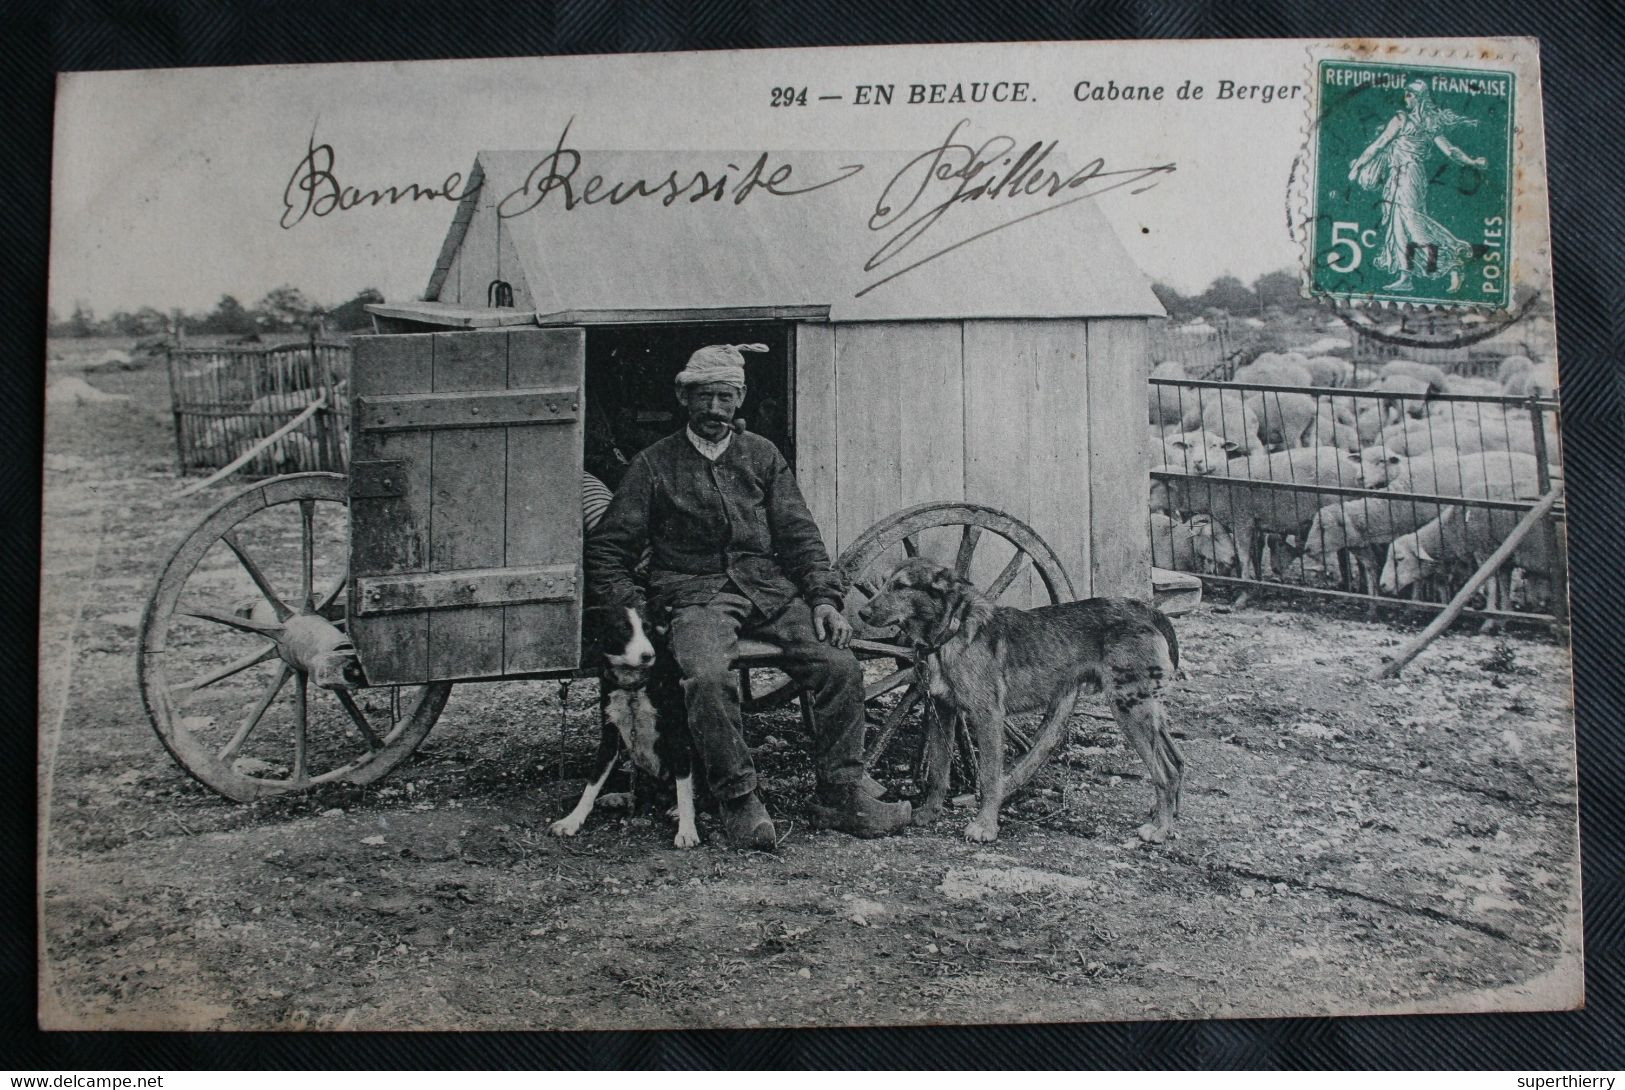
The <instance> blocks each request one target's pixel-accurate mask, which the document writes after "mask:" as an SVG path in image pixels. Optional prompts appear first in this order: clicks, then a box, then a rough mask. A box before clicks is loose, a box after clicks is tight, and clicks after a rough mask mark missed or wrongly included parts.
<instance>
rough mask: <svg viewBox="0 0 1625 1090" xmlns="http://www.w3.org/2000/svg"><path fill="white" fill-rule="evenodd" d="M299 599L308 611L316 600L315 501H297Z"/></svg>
mask: <svg viewBox="0 0 1625 1090" xmlns="http://www.w3.org/2000/svg"><path fill="white" fill-rule="evenodd" d="M299 560H300V571H299V599H300V601H301V602H303V603H304V608H305V609H306V610H307V611H308V610H309V609H311V608H312V607H313V606H314V605H315V604H316V600H315V598H314V597H312V595H313V594H314V592H315V582H316V578H315V576H316V501H315V500H300V501H299Z"/></svg>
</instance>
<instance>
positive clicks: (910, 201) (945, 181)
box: [857, 120, 1175, 296]
mask: <svg viewBox="0 0 1625 1090" xmlns="http://www.w3.org/2000/svg"><path fill="white" fill-rule="evenodd" d="M969 124H970V121H969V120H963V121H960V122H958V123H957V124H955V125H954V127H953V128H952V129H950V130H949V131H948V137H947V139H946V140H944V141H943V142H942V143H941V144H938V145H937V146H936V147H934V148H932V149H931V150H929V151H924V152H921V153H920V154H919V155H916V156H915V157H914V158H912V159H910V160H909V161H908V162H907V163H906V164H905V165H904V166H903V168H902V169H901V170H899V171H898V172H897V174H896V175H894V176H893V177H892V179H891V180H890V181H889V182H887V183H886V188H885V189H884V190H882V191H881V194H880V199H879V200H878V201H877V202H876V203H875V210H874V214H873V215H871V216H870V217H869V230H871V231H875V232H879V233H882V234H886V233H887V232H890V233H889V234H887V237H886V239H885V241H884V242H882V243H881V245H880V248H879V249H877V250H876V251H875V252H874V254H873V255H871V256H870V258H869V260H868V261H866V262H864V265H863V269H864V271H865V272H874V271H876V270H877V269H880V268H881V267H882V266H884V265H888V264H891V263H893V262H896V261H900V260H904V258H905V255H908V254H910V252H911V251H914V248H915V247H916V246H919V245H921V241H920V240H921V239H923V238H924V237H925V236H926V235H927V234H930V233H934V232H936V231H937V229H938V227H939V225H942V224H944V223H950V224H951V222H952V221H951V220H950V218H949V213H950V212H951V211H952V210H953V209H954V208H955V207H959V206H964V205H967V204H970V203H972V202H991V201H998V202H1001V203H1009V204H1011V205H1012V206H1013V207H1018V208H1021V209H1022V211H1021V212H1020V214H1019V215H1015V216H1012V217H1011V218H1010V219H1007V220H1005V221H1004V222H1002V223H999V224H996V225H994V226H992V227H988V228H984V229H983V230H980V231H977V232H975V233H973V234H970V235H967V236H965V237H963V238H960V239H958V240H957V241H954V242H950V243H948V244H947V245H944V246H940V247H938V248H937V249H935V250H932V251H931V252H930V253H927V254H925V255H924V256H923V257H916V258H915V259H914V260H912V261H909V262H908V263H907V264H905V265H903V266H902V267H900V268H898V269H895V270H894V271H892V272H890V273H887V274H886V275H885V276H882V277H881V278H880V279H878V280H875V281H874V282H873V283H871V284H869V285H868V286H867V287H865V288H863V289H862V290H860V291H859V292H858V293H857V294H858V295H860V296H862V295H867V294H868V293H869V292H871V291H873V290H874V289H875V288H878V287H880V286H881V285H882V284H885V283H887V282H888V281H891V280H895V279H897V278H898V277H899V276H902V275H903V274H904V273H907V272H910V271H912V270H914V269H917V268H919V267H920V266H921V265H924V264H926V263H927V262H930V261H935V260H936V259H937V258H939V257H943V256H944V255H946V254H949V253H951V252H953V251H954V250H957V249H958V248H959V247H961V246H964V245H967V244H969V243H972V242H975V241H976V240H977V239H979V238H986V237H987V236H988V235H991V234H994V233H996V232H998V231H1002V230H1004V229H1005V228H1007V227H1013V226H1015V225H1016V224H1018V223H1022V222H1024V221H1026V220H1030V219H1032V218H1034V217H1036V216H1042V215H1046V214H1048V213H1050V212H1055V211H1058V210H1060V209H1062V208H1065V207H1066V206H1067V205H1069V204H1075V203H1076V202H1078V201H1081V200H1085V199H1087V198H1089V197H1096V196H1099V195H1100V194H1102V193H1106V192H1108V191H1110V190H1113V189H1121V188H1123V187H1125V186H1137V188H1133V189H1130V190H1129V192H1130V193H1143V192H1145V191H1146V190H1147V189H1150V188H1152V186H1154V185H1156V182H1155V181H1152V182H1148V183H1147V184H1144V185H1140V184H1139V183H1141V182H1145V181H1146V179H1148V178H1153V177H1154V176H1156V175H1159V174H1168V173H1172V172H1173V170H1174V169H1175V168H1174V164H1173V163H1162V164H1160V165H1157V166H1148V167H1128V168H1124V169H1116V170H1111V169H1107V166H1106V160H1105V159H1103V158H1100V157H1096V158H1093V159H1090V160H1089V161H1088V162H1086V163H1084V164H1083V166H1081V167H1079V168H1077V169H1076V170H1073V171H1071V172H1069V173H1066V174H1063V173H1061V171H1059V170H1057V169H1056V168H1055V167H1053V166H1051V165H1049V159H1050V156H1051V155H1052V154H1053V153H1054V151H1055V149H1056V146H1057V144H1058V143H1059V141H1056V140H1035V141H1033V142H1032V143H1030V144H1028V145H1027V146H1026V147H1024V148H1021V149H1020V150H1019V151H1018V150H1017V146H1018V144H1019V141H1017V140H1016V138H1015V137H1012V136H990V137H988V138H987V139H986V140H983V141H981V142H980V143H972V142H971V141H970V140H969V139H961V137H960V131H961V130H962V129H964V128H965V127H966V126H967V125H969ZM1035 205H1036V207H1033V206H1035ZM922 248H923V246H922Z"/></svg>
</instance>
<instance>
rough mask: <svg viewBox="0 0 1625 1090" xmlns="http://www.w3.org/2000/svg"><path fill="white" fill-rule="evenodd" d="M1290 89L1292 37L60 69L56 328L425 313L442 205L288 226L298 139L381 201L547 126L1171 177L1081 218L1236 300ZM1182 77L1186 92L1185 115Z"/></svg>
mask: <svg viewBox="0 0 1625 1090" xmlns="http://www.w3.org/2000/svg"><path fill="white" fill-rule="evenodd" d="M1308 72H1309V60H1308V53H1307V51H1306V49H1305V46H1304V44H1303V43H1301V42H1249V43H1236V42H1159V43H1052V44H1029V45H1001V46H932V47H920V46H909V47H882V48H874V49H820V50H797V51H789V50H761V51H749V52H719V53H690V54H659V55H645V56H635V57H570V58H545V59H544V58H535V59H507V60H479V61H444V62H441V61H437V62H412V63H398V64H387V63H386V64H366V65H359V64H358V65H319V66H286V67H260V68H239V69H218V68H217V69H189V70H169V71H149V72H102V73H72V74H66V75H64V76H62V77H61V79H60V82H59V85H58V111H57V122H56V142H55V149H56V159H55V164H54V175H53V190H52V246H51V264H50V301H51V306H52V307H53V309H54V310H55V311H56V312H57V313H58V314H59V315H66V314H67V313H69V312H70V311H71V310H72V309H73V307H74V305H75V304H76V303H77V302H81V301H82V302H84V303H86V304H88V305H90V306H91V307H92V308H93V309H94V310H95V311H96V312H97V313H98V314H99V315H104V316H105V315H106V314H109V313H112V312H113V311H116V310H132V309H135V308H137V307H140V306H144V305H150V306H156V307H158V308H160V309H164V310H167V309H170V308H174V307H179V308H182V309H184V310H187V311H203V310H208V309H210V308H212V307H213V306H214V305H215V303H216V302H217V301H218V299H219V298H220V296H221V295H222V294H231V295H234V296H236V297H237V298H238V299H239V300H240V301H242V302H243V303H245V304H252V303H253V302H254V301H255V300H257V299H259V298H260V297H261V296H263V295H264V294H265V293H266V292H267V291H269V290H270V289H272V288H274V287H276V286H278V285H280V284H293V285H295V286H297V287H299V288H301V289H302V290H303V291H304V292H305V294H306V295H307V296H308V297H310V298H312V299H314V300H316V301H318V302H322V303H326V304H329V305H332V304H336V303H339V302H342V301H344V300H345V299H348V298H350V297H352V296H353V295H355V294H356V293H357V292H358V291H360V290H361V289H363V288H367V287H374V288H378V289H379V290H381V291H382V292H383V293H384V295H385V296H386V297H387V298H389V299H391V300H404V299H411V298H416V297H418V296H419V295H420V294H421V293H422V292H423V290H424V288H425V286H426V284H427V282H428V278H429V273H430V271H431V269H432V267H433V264H434V260H435V257H436V255H437V254H438V252H439V248H440V243H441V240H442V239H443V238H444V236H445V234H446V231H447V228H448V226H449V225H450V222H451V217H452V213H453V205H452V204H451V203H450V202H448V201H445V200H422V201H416V202H402V203H400V204H396V205H393V206H391V205H387V204H386V205H382V206H378V207H370V206H365V205H363V206H362V207H359V208H355V209H351V210H349V211H345V212H337V213H334V214H332V215H329V216H326V217H323V218H315V217H309V216H307V217H306V218H305V219H304V220H302V221H301V222H297V223H294V224H293V225H292V226H291V227H284V226H283V225H282V223H281V222H279V221H280V220H282V219H283V218H284V212H285V206H284V199H285V190H286V188H287V186H288V184H289V180H290V177H292V176H293V175H294V174H295V172H296V168H297V167H298V166H299V164H300V163H301V161H302V160H303V159H304V157H305V155H306V153H307V151H308V150H309V148H310V146H311V141H312V137H313V135H314V139H315V141H316V143H318V144H324V143H325V144H327V145H329V146H331V148H332V149H333V164H332V174H333V176H334V177H336V178H337V179H338V181H339V182H340V183H341V184H344V185H355V186H358V187H359V188H361V189H374V188H378V187H382V186H388V185H405V184H407V183H409V182H417V183H419V184H420V185H424V186H434V187H440V186H441V185H442V184H443V183H444V181H445V180H446V178H447V176H448V175H451V174H453V173H455V172H464V173H466V171H467V170H468V168H469V166H470V164H472V162H473V160H474V156H475V154H476V152H478V151H479V150H481V149H484V148H491V149H543V148H549V147H551V146H553V144H554V143H555V142H556V141H557V140H558V138H559V135H560V133H561V131H562V130H563V129H564V126H565V125H566V124H569V125H570V126H571V128H570V133H571V142H572V145H573V146H575V147H577V148H580V149H583V150H587V149H602V150H611V149H615V150H622V149H674V150H675V149H685V150H686V149H695V150H706V149H741V148H749V149H763V150H766V149H774V150H787V151H788V150H809V151H811V150H854V151H860V152H861V151H863V150H874V151H881V150H884V151H898V150H903V151H910V152H912V151H915V150H921V151H923V150H925V149H928V148H931V147H933V146H935V145H936V144H938V143H940V142H941V141H942V140H943V139H944V138H945V136H946V135H947V133H948V131H949V130H950V128H951V127H952V126H953V125H954V124H955V122H957V121H959V120H961V119H964V120H966V121H967V122H968V127H967V128H966V129H965V130H964V131H965V132H975V133H976V134H977V136H978V138H986V137H987V136H991V135H995V134H998V135H1008V136H1010V137H1012V138H1013V139H1015V140H1016V141H1018V142H1019V144H1021V145H1025V144H1026V143H1028V142H1030V141H1047V140H1055V141H1057V142H1058V152H1057V154H1058V155H1060V156H1064V158H1065V160H1066V161H1067V162H1069V163H1073V164H1077V163H1084V162H1088V161H1089V160H1090V159H1091V158H1093V157H1095V156H1099V157H1101V158H1103V159H1105V160H1106V161H1107V163H1108V164H1109V165H1110V166H1112V167H1118V166H1121V167H1139V166H1146V165H1152V164H1161V163H1172V164H1175V170H1174V171H1172V172H1171V173H1168V174H1165V175H1161V176H1159V179H1158V180H1157V184H1156V185H1155V186H1154V187H1153V188H1151V189H1149V190H1147V191H1145V192H1140V193H1133V192H1130V191H1128V190H1127V189H1120V190H1117V191H1115V192H1113V193H1109V194H1105V195H1103V196H1101V197H1099V198H1098V206H1099V207H1100V209H1101V211H1102V212H1103V213H1104V215H1105V216H1106V218H1107V220H1108V221H1109V222H1110V223H1111V224H1112V225H1113V227H1114V229H1115V230H1116V232H1117V234H1118V237H1119V238H1120V239H1121V241H1122V243H1123V245H1124V246H1125V247H1126V249H1127V250H1128V253H1129V255H1130V257H1131V258H1132V259H1133V260H1134V261H1135V262H1136V263H1137V264H1138V266H1139V268H1140V270H1141V271H1142V272H1143V273H1144V274H1145V275H1146V276H1147V277H1148V278H1149V279H1151V280H1154V281H1162V282H1166V283H1169V284H1171V285H1173V286H1174V287H1175V288H1177V289H1179V290H1181V291H1183V292H1186V293H1194V292H1197V291H1200V290H1201V289H1202V288H1204V287H1205V286H1206V285H1207V284H1208V283H1209V282H1211V281H1212V280H1213V279H1214V278H1215V277H1216V276H1219V275H1221V274H1225V273H1229V274H1233V275H1236V276H1238V277H1240V278H1241V279H1242V280H1244V281H1248V282H1251V281H1252V280H1253V279H1254V278H1256V277H1257V276H1259V275H1261V274H1262V273H1265V272H1270V271H1273V270H1276V269H1280V268H1283V267H1296V266H1297V264H1298V262H1299V259H1300V251H1299V246H1298V244H1297V243H1296V242H1295V241H1294V239H1293V237H1292V235H1291V234H1290V232H1289V228H1288V225H1287V224H1288V219H1287V217H1288V207H1289V203H1288V179H1289V177H1291V176H1292V174H1293V171H1294V162H1295V160H1296V159H1297V157H1298V156H1299V154H1300V152H1301V150H1302V149H1303V147H1304V143H1305V135H1304V133H1305V126H1306V123H1307V117H1308V112H1307V104H1306V101H1305V99H1306V90H1307V88H1306V85H1307V82H1308V78H1309V77H1308ZM1224 80H1228V81H1230V82H1231V84H1232V85H1234V86H1257V87H1259V88H1263V87H1266V86H1267V87H1270V88H1272V89H1273V91H1272V94H1271V98H1272V101H1268V102H1266V101H1264V95H1263V92H1262V91H1255V92H1254V93H1253V97H1252V98H1250V99H1247V100H1241V99H1238V98H1236V97H1233V96H1232V97H1228V98H1222V99H1221V98H1220V97H1219V95H1220V93H1221V91H1222V88H1221V81H1224ZM1187 81H1189V85H1190V86H1191V87H1196V86H1201V87H1203V88H1205V93H1204V97H1203V99H1201V100H1199V101H1195V100H1191V99H1184V98H1181V97H1179V89H1180V88H1181V86H1182V85H1185V84H1186V83H1187ZM936 83H941V84H944V85H945V90H944V95H945V96H946V95H947V94H951V93H952V88H953V86H954V85H956V84H958V85H961V86H962V87H963V88H964V90H965V93H966V94H967V95H969V94H970V93H971V92H972V85H973V84H982V85H983V86H984V87H985V88H986V89H987V91H988V93H992V92H993V91H996V90H998V89H1000V88H1001V87H1002V89H1003V91H1002V93H1003V94H1004V95H1005V96H1007V97H1011V96H1014V95H1015V94H1016V93H1017V92H1016V91H1015V86H1016V85H1018V84H1024V85H1025V91H1024V92H1021V94H1022V95H1023V97H1025V98H1026V101H1023V102H1013V101H1007V102H1002V103H984V104H981V105H960V104H952V103H940V104H932V103H930V102H923V103H919V104H913V105H911V104H909V103H908V101H907V99H908V96H909V93H910V92H909V88H910V86H911V85H914V84H920V85H922V86H926V87H929V86H930V85H931V84H936ZM879 84H890V85H892V86H893V88H894V91H893V99H892V102H891V104H889V105H883V106H860V105H857V104H855V103H854V101H853V100H854V98H855V97H856V96H857V95H858V93H859V92H858V88H859V86H860V85H879ZM1080 85H1081V86H1080ZM1113 85H1115V86H1116V87H1118V88H1121V87H1124V86H1136V87H1146V88H1156V87H1159V86H1160V87H1161V88H1162V96H1163V97H1162V100H1161V101H1122V100H1121V99H1119V100H1118V101H1094V100H1089V99H1087V95H1088V92H1089V91H1091V90H1093V89H1095V88H1106V87H1110V86H1113ZM775 89H790V90H791V91H792V96H791V97H792V100H795V99H796V98H798V97H799V92H800V91H801V90H802V89H806V90H807V95H806V99H807V105H800V104H799V102H797V104H794V105H788V106H775V105H773V95H774V91H775ZM1080 91H1081V92H1082V93H1083V94H1084V95H1085V97H1086V100H1085V101H1079V93H1080ZM927 93H929V92H927ZM820 95H840V96H841V97H840V99H838V100H835V99H829V100H821V99H820V98H819V96H820ZM781 97H782V96H781ZM296 203H302V202H301V201H298V200H297V199H296ZM854 229H858V230H860V229H862V227H861V225H854ZM1088 257H1089V255H1087V254H1080V255H1078V259H1079V260H1088Z"/></svg>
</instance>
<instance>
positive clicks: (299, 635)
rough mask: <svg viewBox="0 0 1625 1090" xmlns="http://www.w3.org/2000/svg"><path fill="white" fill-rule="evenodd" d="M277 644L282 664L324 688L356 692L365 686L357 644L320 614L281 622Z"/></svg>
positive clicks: (300, 613) (301, 615)
mask: <svg viewBox="0 0 1625 1090" xmlns="http://www.w3.org/2000/svg"><path fill="white" fill-rule="evenodd" d="M276 643H277V653H278V654H279V655H281V656H282V661H284V662H286V663H287V664H288V665H289V666H292V667H293V668H294V669H296V670H299V671H300V672H302V673H304V674H306V675H308V676H309V677H310V680H311V681H313V682H314V683H316V684H317V685H319V686H321V687H322V688H324V689H354V688H357V687H359V686H361V685H364V684H365V683H366V679H365V678H364V677H363V675H362V672H361V662H360V660H359V659H357V658H356V653H355V645H354V644H352V643H351V642H350V638H349V637H348V636H346V635H345V634H344V633H343V632H342V631H341V630H340V629H339V628H337V627H336V626H335V625H334V624H333V622H332V621H329V620H328V619H327V618H325V617H323V616H322V615H321V614H319V613H307V612H299V613H295V614H293V615H292V616H290V617H289V618H288V619H287V620H286V621H283V622H282V631H281V632H280V633H279V634H278V635H277V637H276Z"/></svg>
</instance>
